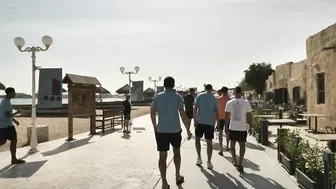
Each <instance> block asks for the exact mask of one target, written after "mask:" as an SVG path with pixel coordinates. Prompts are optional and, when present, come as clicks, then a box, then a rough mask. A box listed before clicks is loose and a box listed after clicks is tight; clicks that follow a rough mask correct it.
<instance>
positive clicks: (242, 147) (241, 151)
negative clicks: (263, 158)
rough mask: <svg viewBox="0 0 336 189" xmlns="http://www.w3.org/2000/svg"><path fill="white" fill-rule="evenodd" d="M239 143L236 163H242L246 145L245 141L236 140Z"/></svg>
mask: <svg viewBox="0 0 336 189" xmlns="http://www.w3.org/2000/svg"><path fill="white" fill-rule="evenodd" d="M238 144H239V162H238V165H242V163H243V160H244V156H245V151H246V145H245V142H238Z"/></svg>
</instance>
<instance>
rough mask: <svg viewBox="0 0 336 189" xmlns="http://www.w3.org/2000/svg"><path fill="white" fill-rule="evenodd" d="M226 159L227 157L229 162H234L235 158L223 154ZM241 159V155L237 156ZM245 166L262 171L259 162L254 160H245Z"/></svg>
mask: <svg viewBox="0 0 336 189" xmlns="http://www.w3.org/2000/svg"><path fill="white" fill-rule="evenodd" d="M223 157H224V158H225V159H227V160H228V161H229V162H232V160H233V158H232V157H231V156H223ZM238 159H239V156H237V160H238ZM243 166H244V167H245V168H249V169H252V170H253V171H260V166H259V165H258V164H255V163H254V162H252V161H250V160H249V159H244V160H243Z"/></svg>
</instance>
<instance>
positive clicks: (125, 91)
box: [116, 84, 129, 95]
mask: <svg viewBox="0 0 336 189" xmlns="http://www.w3.org/2000/svg"><path fill="white" fill-rule="evenodd" d="M116 93H117V94H124V95H127V94H128V93H129V85H128V84H126V85H124V86H122V87H121V88H120V89H118V90H116Z"/></svg>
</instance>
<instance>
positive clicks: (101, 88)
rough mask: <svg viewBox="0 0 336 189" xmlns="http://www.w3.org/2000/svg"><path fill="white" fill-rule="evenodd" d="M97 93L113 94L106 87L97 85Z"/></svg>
mask: <svg viewBox="0 0 336 189" xmlns="http://www.w3.org/2000/svg"><path fill="white" fill-rule="evenodd" d="M96 93H101V94H111V93H110V91H108V90H107V89H105V88H104V87H97V88H96Z"/></svg>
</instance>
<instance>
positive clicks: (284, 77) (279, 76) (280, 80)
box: [274, 62, 293, 89]
mask: <svg viewBox="0 0 336 189" xmlns="http://www.w3.org/2000/svg"><path fill="white" fill-rule="evenodd" d="M292 64H293V62H288V63H285V64H281V65H278V66H277V67H276V68H275V79H274V80H275V89H281V88H287V86H288V81H289V79H290V77H291V65H292Z"/></svg>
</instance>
